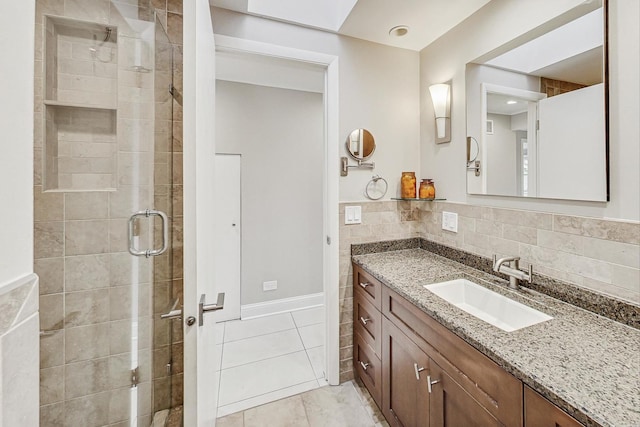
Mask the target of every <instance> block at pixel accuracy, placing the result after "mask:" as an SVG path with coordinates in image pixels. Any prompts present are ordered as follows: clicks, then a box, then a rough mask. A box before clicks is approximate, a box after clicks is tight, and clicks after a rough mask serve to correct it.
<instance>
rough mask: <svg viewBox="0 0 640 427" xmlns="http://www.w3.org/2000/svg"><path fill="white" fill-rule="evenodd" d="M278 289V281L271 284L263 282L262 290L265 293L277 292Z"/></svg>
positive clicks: (272, 281) (270, 282)
mask: <svg viewBox="0 0 640 427" xmlns="http://www.w3.org/2000/svg"><path fill="white" fill-rule="evenodd" d="M276 289H278V281H277V280H271V281H269V282H262V290H263V291H275V290H276Z"/></svg>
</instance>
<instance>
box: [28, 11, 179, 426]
mask: <svg viewBox="0 0 640 427" xmlns="http://www.w3.org/2000/svg"><path fill="white" fill-rule="evenodd" d="M136 3H137V2H135V1H134V2H132V1H126V2H119V1H108V0H37V2H36V9H37V10H36V18H35V19H36V48H35V63H36V66H35V99H34V113H35V114H34V121H35V136H34V139H35V140H34V185H35V188H34V210H35V212H34V220H35V223H34V234H35V236H34V238H35V247H34V258H35V260H34V269H35V272H36V273H37V274H38V275H39V277H40V283H41V286H40V312H41V317H40V329H41V331H42V334H41V339H40V344H41V345H40V348H41V354H40V367H41V370H40V404H41V407H40V423H41V425H46V426H57V425H83V426H93V425H95V426H98V425H99V426H102V425H121V424H122V423H126V425H129V421H128V420H129V417H130V416H131V414H132V412H131V410H132V408H131V406H130V400H131V398H132V390H135V392H136V393H137V399H138V404H137V408H136V410H137V418H138V422H139V425H145V426H148V425H150V423H151V418H152V414H153V410H154V406H155V407H156V408H157V407H161V406H166V405H168V403H169V400H170V398H171V394H170V393H169V392H168V391H167V388H166V385H167V381H165V384H164V385H161V386H159V387H156V384H155V382H154V381H153V378H154V377H156V376H160V375H154V373H155V372H160V369H157V364H160V365H161V366H164V364H165V363H166V362H165V361H164V360H163V359H162V358H161V357H160V355H161V354H162V352H163V351H164V349H165V348H167V346H170V341H168V340H170V339H171V335H170V334H169V333H167V332H166V330H167V328H168V327H165V328H160V327H159V326H158V325H154V323H155V322H153V321H152V314H153V313H154V312H160V311H162V310H164V309H166V305H165V302H167V301H168V300H169V299H171V297H172V296H173V295H176V294H179V293H181V280H179V279H177V278H179V277H182V274H181V267H180V266H181V265H182V261H181V256H182V251H181V239H182V238H181V235H182V233H181V220H179V217H181V215H182V213H181V212H182V209H181V194H182V191H181V188H180V189H177V190H176V191H173V188H174V184H179V185H176V187H180V186H181V173H180V170H181V163H182V161H181V156H180V155H174V154H172V153H173V152H174V147H180V150H179V151H181V140H182V138H181V136H179V135H181V117H182V115H181V110H180V109H179V108H178V109H174V110H177V111H173V112H172V109H171V108H168V109H167V108H165V109H163V108H160V105H159V104H156V105H155V107H158V111H157V112H154V111H155V109H154V103H155V97H156V95H157V93H160V92H161V91H159V90H158V91H156V90H155V89H156V87H155V86H154V83H156V82H159V81H161V80H162V79H160V78H159V74H161V73H160V72H159V73H158V75H156V73H153V72H150V71H152V70H153V67H154V57H153V55H154V52H153V47H154V40H153V34H151V35H150V36H149V35H148V34H145V35H141V33H140V32H139V31H136V30H134V29H133V27H131V26H130V25H129V23H130V22H135V23H136V24H135V25H136V26H137V28H138V29H139V28H144V29H148V28H153V19H154V12H155V11H156V10H155V8H156V7H159V9H160V10H158V12H159V13H158V16H159V18H160V20H161V21H163V22H164V23H165V24H168V23H171V25H169V29H170V31H171V29H173V33H171V32H170V34H172V36H173V40H171V42H170V43H165V44H164V45H161V44H159V48H160V47H162V48H164V49H165V50H166V52H167V53H168V54H167V55H165V56H164V58H165V62H164V63H162V64H161V65H162V66H161V67H160V68H162V72H164V73H165V74H166V75H168V76H170V78H173V79H174V84H175V81H176V80H177V77H176V76H173V75H172V72H171V66H172V62H177V61H181V55H180V48H179V47H177V45H178V44H177V43H173V41H174V40H178V39H181V35H182V29H181V16H180V15H179V14H178V13H176V12H178V10H177V5H178V4H180V5H181V2H177V1H168V2H166V1H164V2H156V1H154V2H152V3H153V4H150V3H149V1H148V0H144V4H136ZM139 3H142V2H139ZM155 3H158V4H155ZM159 3H162V4H159ZM44 15H53V16H62V17H65V18H71V19H74V20H79V21H90V22H93V23H98V24H99V26H100V27H106V26H113V27H115V26H117V37H118V41H117V46H118V49H117V57H118V61H117V68H116V70H117V82H118V83H117V85H116V89H115V92H114V93H115V94H116V95H117V97H114V96H113V95H114V93H111V94H110V96H111V99H112V100H113V101H114V102H115V105H111V106H109V105H107V106H106V107H108V108H102V107H105V106H104V105H102V106H101V110H96V109H95V108H87V107H93V104H92V102H91V100H95V99H97V98H98V95H96V93H93V92H92V90H91V89H96V88H97V89H99V90H102V89H106V87H104V88H102V86H101V84H102V83H101V82H102V81H98V80H99V79H101V78H102V77H98V76H97V75H96V74H95V73H96V72H98V71H96V70H102V69H103V68H104V67H105V66H106V65H105V63H104V62H102V61H100V60H96V59H95V58H93V57H92V56H91V51H90V50H89V49H90V47H92V43H93V40H92V37H91V36H90V37H89V38H90V41H89V42H88V43H84V45H82V43H77V45H78V46H79V47H77V48H76V53H75V54H74V46H75V45H74V44H73V43H71V46H70V47H69V45H65V43H63V41H60V44H57V45H56V46H58V49H57V54H59V53H60V51H61V50H65V49H66V50H67V51H68V50H69V48H70V49H71V59H73V61H68V62H67V65H63V64H64V63H65V61H63V59H64V55H66V54H63V55H61V56H59V57H57V59H56V60H57V61H58V63H57V64H56V66H55V67H53V68H52V67H51V66H48V67H47V68H48V70H49V72H47V73H46V74H45V66H44V63H45V62H47V61H46V59H47V57H48V55H47V54H46V53H45V52H46V51H45V49H44V39H45V38H46V33H47V32H46V31H45V28H44V27H45V25H44V24H45V22H46V21H45V19H44ZM143 39H144V43H143V44H144V46H145V47H146V49H147V50H146V51H144V50H143V51H144V52H146V53H143V58H146V60H148V61H149V62H147V63H146V64H143V66H144V68H147V69H142V70H141V69H137V70H136V69H133V68H132V65H135V64H136V58H137V57H139V55H138V54H137V53H136V49H135V45H136V43H137V44H140V43H139V41H140V40H143ZM59 40H62V39H59ZM67 41H68V40H67ZM174 48H176V50H177V52H178V54H174ZM107 51H108V50H107ZM104 52H105V51H104V50H103V51H102V52H101V53H104ZM87 55H88V56H87ZM105 55H106V53H105ZM145 55H146V57H145ZM176 57H177V59H176ZM74 58H75V59H74ZM167 58H168V59H167ZM67 59H69V58H67ZM102 59H104V58H102ZM161 60H162V58H161ZM50 65H51V64H50ZM107 65H108V64H107ZM61 67H66V68H64V70H63V69H62V68H61ZM83 67H84V68H83ZM87 67H89V68H90V69H91V72H92V73H94V74H93V75H91V76H88V75H87V73H89V71H88V70H89V68H87ZM107 68H108V67H107ZM52 69H53V70H56V73H54V74H57V77H56V78H52V76H51V70H52ZM83 70H84V71H83ZM63 71H64V72H63ZM102 71H104V70H102ZM102 71H100V72H102ZM104 72H107V71H104ZM108 72H112V70H110V71H108ZM178 74H179V75H178V77H179V78H180V80H181V73H178ZM45 76H46V77H45ZM88 79H89V80H88ZM91 79H93V80H91ZM95 79H98V80H95ZM63 81H64V82H66V83H62V86H65V85H67V84H68V85H70V86H68V88H71V90H76V91H77V92H78V93H76V94H74V97H72V98H68V99H61V95H63V94H66V93H65V92H61V89H62V90H67V89H68V88H67V89H63V88H62V87H61V82H63ZM104 83H105V85H107V86H110V85H112V83H111V82H109V83H108V84H107V82H104ZM52 84H53V85H54V87H53V88H52V87H51V85H52ZM96 85H97V86H96ZM156 86H157V85H156ZM101 88H102V89H101ZM54 89H55V90H54ZM85 90H86V91H87V92H88V93H89V94H88V95H86V97H85V98H83V96H84V95H82V93H84V91H85ZM163 90H164V91H166V92H168V86H163ZM67 95H68V94H67ZM65 96H66V95H65ZM63 98H64V96H63ZM51 101H53V102H51ZM84 101H87V102H84ZM162 102H164V103H165V104H167V105H169V107H171V106H172V104H173V100H171V99H170V98H168V97H165V99H164V101H162V100H159V101H158V103H162ZM46 103H47V104H49V105H47V106H46V107H45V104H46ZM55 103H61V104H63V105H62V106H59V105H53V108H51V109H50V107H51V105H52V104H55ZM75 103H78V104H81V105H79V107H80V108H76V106H75V105H71V106H70V105H69V104H75ZM111 107H114V108H111ZM45 109H46V111H45ZM49 111H55V115H56V116H58V118H57V119H56V118H55V116H53V117H51V118H50V121H51V122H53V124H55V126H50V127H49V128H50V129H51V130H49V132H47V130H48V129H47V128H48V126H47V120H46V119H47V118H48V117H47V116H48V113H49ZM95 111H102V112H104V111H113V112H110V113H109V114H108V115H109V117H108V119H106V120H98V121H96V117H93V114H94V113H95ZM159 117H161V120H160V119H159ZM156 121H157V122H158V123H156ZM74 122H75V123H74ZM105 123H107V124H108V126H107V129H105V128H104V127H102V125H103V124H105ZM74 124H75V125H78V126H71V125H74ZM61 125H69V126H70V129H73V132H69V131H65V130H64V126H61ZM83 126H85V127H84V128H83ZM53 129H55V132H54V131H53ZM172 134H173V135H176V137H175V138H173V137H172ZM78 135H80V136H81V138H80V137H78V138H76V136H78ZM105 138H106V139H108V140H105ZM50 143H52V144H51V145H49V144H50ZM98 144H103V145H100V146H99V145H98ZM47 152H48V153H47ZM65 153H66V154H68V158H67V159H66V160H63V161H60V160H61V159H62V158H63V157H64V154H65ZM109 156H112V157H111V159H113V162H112V163H110V164H108V165H107V164H106V163H105V161H103V160H104V159H108V158H109ZM100 157H103V158H104V159H103V160H101V159H100ZM50 158H51V159H55V162H52V163H51V164H48V163H47V162H51V159H50ZM87 159H91V160H87ZM96 162H97V163H98V164H103V163H104V168H102V169H101V168H100V167H97V166H96V165H95V164H90V163H96ZM176 164H177V165H178V166H180V167H176V168H175V171H174V170H173V167H174V166H175V165H176ZM83 168H86V169H83ZM71 170H73V171H74V172H77V174H78V176H77V177H76V180H75V181H74V180H73V177H71V178H69V180H67V181H65V180H66V179H67V178H68V175H73V174H67V173H66V172H67V171H71ZM85 170H88V171H91V173H93V172H99V173H102V172H103V170H108V171H109V173H110V176H109V179H108V180H107V181H108V182H107V181H95V180H92V177H91V176H87V175H84V176H82V174H83V172H84V171H85ZM172 173H174V176H176V177H177V181H175V182H174V181H172V180H171V174H172ZM53 177H55V178H56V180H54V179H53ZM50 183H51V184H52V185H49V184H50ZM52 190H53V191H52ZM87 190H89V191H87ZM154 204H157V205H159V206H158V207H157V208H158V209H162V210H168V209H169V207H171V208H172V210H173V212H174V215H176V216H175V217H172V219H174V220H175V221H174V223H173V227H172V236H173V240H174V243H176V246H178V249H177V250H176V251H174V252H173V253H172V254H171V257H169V258H168V257H165V258H163V260H162V261H158V260H148V259H146V258H144V257H135V258H134V257H132V256H131V255H130V254H129V253H128V251H127V247H128V241H127V219H128V217H129V216H130V215H131V213H133V212H135V211H138V210H143V209H147V208H149V207H153V206H154ZM174 206H175V208H174ZM144 224H145V222H141V223H140V227H139V230H138V231H137V233H138V240H139V245H140V247H148V246H151V243H152V242H149V245H147V244H146V241H147V240H151V238H150V236H151V231H152V230H150V229H148V228H147V227H145V226H144ZM155 243H156V244H157V243H158V242H155ZM169 260H175V262H174V264H176V265H178V266H179V267H178V268H177V269H172V267H171V266H170V264H171V263H170V262H169ZM154 264H155V265H154ZM154 267H155V268H154ZM154 270H156V271H155V272H154ZM158 275H161V277H162V279H164V280H162V281H161V283H160V285H159V286H157V287H156V286H154V284H153V282H154V280H157V279H159V276H158ZM169 284H170V285H171V286H173V288H176V289H172V292H173V295H172V294H170V293H168V289H169ZM177 323H178V326H177V327H175V330H176V331H178V332H176V333H175V334H174V335H175V336H176V338H177V339H181V338H180V336H179V335H178V333H181V328H180V325H179V322H177ZM154 326H155V328H154ZM162 330H164V331H165V332H163V331H162ZM136 343H137V348H133V346H134V345H136ZM156 345H161V346H164V348H163V349H160V348H155V347H154V346H156ZM179 347H180V349H181V345H180V346H179ZM136 355H137V356H136ZM136 357H137V363H135V364H137V365H138V366H139V381H140V383H139V384H138V386H137V387H136V388H135V389H132V388H131V367H132V362H134V361H135V359H136ZM172 361H173V373H174V374H175V375H176V377H177V375H179V372H181V371H182V368H181V366H182V365H181V356H180V355H179V354H177V355H174V356H172ZM154 362H157V363H154ZM164 372H166V368H165V369H164ZM165 375H166V374H165ZM180 376H181V375H180ZM180 382H181V381H180V380H178V379H176V380H175V381H174V383H178V386H177V387H174V388H175V389H177V390H178V391H179V392H178V393H176V394H175V397H174V400H175V401H174V403H176V402H177V401H178V400H179V401H180V402H181V399H182V392H181V386H179V384H180ZM154 391H155V395H156V399H155V400H153V398H152V395H153V394H154ZM157 402H163V403H157Z"/></svg>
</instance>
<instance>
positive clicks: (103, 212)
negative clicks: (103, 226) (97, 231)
mask: <svg viewBox="0 0 640 427" xmlns="http://www.w3.org/2000/svg"><path fill="white" fill-rule="evenodd" d="M64 198H65V205H64V209H65V219H66V220H79V219H104V218H108V217H109V204H108V201H109V193H107V192H82V193H65V195H64Z"/></svg>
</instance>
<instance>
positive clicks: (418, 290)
mask: <svg viewBox="0 0 640 427" xmlns="http://www.w3.org/2000/svg"><path fill="white" fill-rule="evenodd" d="M352 259H353V317H354V323H353V325H354V327H353V328H354V334H353V339H354V354H353V362H354V371H355V372H356V376H357V377H358V378H360V380H361V381H362V382H363V383H364V384H365V386H366V387H367V389H368V390H369V392H370V393H371V395H372V397H373V399H374V400H375V402H376V403H377V405H378V406H379V407H380V409H381V410H382V413H383V414H384V416H385V417H386V419H387V421H388V422H389V424H390V425H392V426H432V427H433V426H460V425H479V426H498V425H507V426H579V425H616V426H618V425H639V424H640V414H638V411H637V408H639V407H640V372H639V370H638V367H639V366H640V361H639V360H638V355H637V351H638V349H639V348H640V331H638V330H637V329H634V328H632V327H629V326H627V325H623V324H621V323H618V322H614V321H613V320H611V319H606V318H604V317H602V316H598V315H596V314H593V313H590V312H587V311H585V310H582V309H579V308H577V307H574V306H572V305H570V304H567V303H564V302H562V301H559V300H557V299H554V298H551V297H549V296H547V295H544V294H541V293H538V292H535V291H532V290H529V289H521V290H519V291H512V290H509V289H508V288H507V286H506V281H504V280H502V279H500V278H498V277H496V276H493V275H490V274H487V273H485V272H482V271H479V270H475V269H473V268H470V267H468V266H465V265H462V264H459V263H457V262H455V261H452V260H450V259H447V258H443V257H441V256H438V255H436V254H434V253H432V252H429V251H427V250H424V249H420V248H413V249H405V250H393V251H387V252H379V253H371V254H364V255H356V256H353V258H352ZM460 278H464V279H467V280H470V281H472V282H475V283H477V284H480V285H482V286H484V287H486V288H489V289H490V290H492V291H494V292H497V293H499V294H502V295H504V296H507V297H508V298H510V299H513V300H515V301H517V302H520V303H522V304H524V305H526V306H528V307H532V308H534V309H537V310H538V311H541V312H543V313H546V314H548V315H549V316H550V317H551V320H546V321H544V322H541V323H537V324H535V325H532V326H528V327H524V328H521V329H518V330H514V331H511V332H506V331H503V330H501V329H499V328H497V327H494V326H492V325H490V324H488V323H486V322H484V321H482V320H480V319H478V318H477V317H475V316H473V315H471V314H468V313H466V312H465V311H462V310H460V309H459V308H457V307H455V306H454V305H452V304H450V303H448V302H446V301H445V300H443V299H441V298H440V297H438V296H437V295H435V294H434V293H432V292H430V291H429V290H427V289H425V287H424V285H428V284H432V283H440V282H444V281H448V280H453V279H460Z"/></svg>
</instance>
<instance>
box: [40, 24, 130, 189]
mask: <svg viewBox="0 0 640 427" xmlns="http://www.w3.org/2000/svg"><path fill="white" fill-rule="evenodd" d="M43 52H45V53H44V70H43V71H44V73H43V75H44V76H46V77H45V78H44V81H43V85H44V88H43V89H44V90H43V94H44V101H43V103H44V121H43V127H44V129H43V131H44V132H43V135H44V147H43V148H44V149H43V159H42V166H43V174H42V175H43V187H44V190H45V191H110V190H114V189H115V188H116V184H117V182H116V181H117V153H118V150H117V139H116V138H117V109H116V106H117V95H118V29H117V27H115V26H111V25H105V24H99V23H96V22H86V21H79V20H75V19H68V18H61V17H55V16H45V32H44V51H43Z"/></svg>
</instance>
